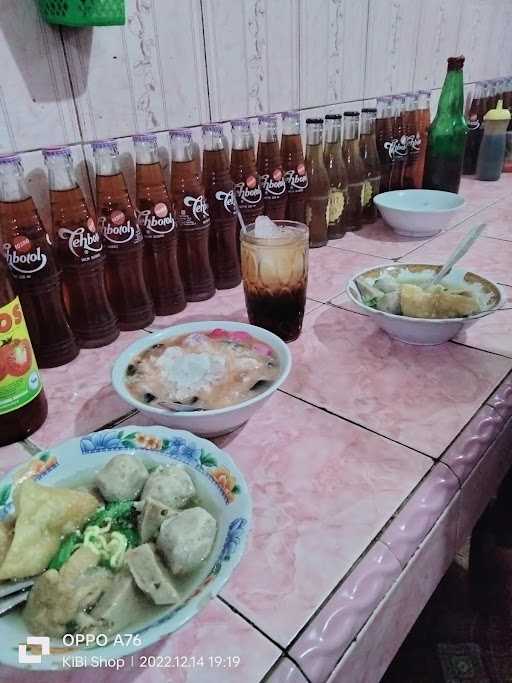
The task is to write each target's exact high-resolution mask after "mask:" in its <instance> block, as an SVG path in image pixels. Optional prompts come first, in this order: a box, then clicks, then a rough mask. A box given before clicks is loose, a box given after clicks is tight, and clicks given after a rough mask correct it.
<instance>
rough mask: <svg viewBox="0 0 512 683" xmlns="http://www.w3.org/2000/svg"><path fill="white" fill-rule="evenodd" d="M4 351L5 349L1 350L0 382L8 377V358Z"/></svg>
mask: <svg viewBox="0 0 512 683" xmlns="http://www.w3.org/2000/svg"><path fill="white" fill-rule="evenodd" d="M2 351H3V347H1V348H0V382H1V381H2V380H3V379H5V377H7V358H6V357H5V356H4V354H3V353H2Z"/></svg>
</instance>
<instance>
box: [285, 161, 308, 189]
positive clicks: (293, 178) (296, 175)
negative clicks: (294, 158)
mask: <svg viewBox="0 0 512 683" xmlns="http://www.w3.org/2000/svg"><path fill="white" fill-rule="evenodd" d="M284 179H285V182H286V189H287V190H288V192H291V193H292V194H293V193H294V192H304V190H305V189H307V186H308V176H307V174H306V167H305V166H304V164H302V163H301V164H298V165H297V168H291V169H290V170H289V171H286V173H285V174H284Z"/></svg>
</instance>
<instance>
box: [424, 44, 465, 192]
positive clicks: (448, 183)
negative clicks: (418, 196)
mask: <svg viewBox="0 0 512 683" xmlns="http://www.w3.org/2000/svg"><path fill="white" fill-rule="evenodd" d="M463 66H464V57H449V58H448V73H447V74H446V78H445V81H444V84H443V90H442V91H441V97H440V98H439V105H438V107H437V114H436V117H435V119H434V121H433V122H432V125H431V126H430V129H429V131H428V144H427V159H426V162H425V175H424V176H423V187H424V188H427V189H430V190H445V191H447V192H455V193H457V192H458V191H459V185H460V177H461V175H462V162H463V160H464V148H465V146H466V137H467V134H468V126H467V123H466V120H465V118H464V80H463V76H462V67H463Z"/></svg>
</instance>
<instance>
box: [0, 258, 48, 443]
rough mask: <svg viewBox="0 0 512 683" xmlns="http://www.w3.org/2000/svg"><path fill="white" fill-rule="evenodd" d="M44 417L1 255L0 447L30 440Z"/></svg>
mask: <svg viewBox="0 0 512 683" xmlns="http://www.w3.org/2000/svg"><path fill="white" fill-rule="evenodd" d="M47 414H48V405H47V403H46V397H45V395H44V391H43V386H42V384H41V378H40V377H39V371H38V369H37V364H36V361H35V357H34V352H33V350H32V345H31V343H30V338H29V336H28V331H27V326H26V324H25V318H24V317H23V311H22V309H21V305H20V300H19V299H18V297H17V296H16V295H15V293H14V290H13V288H12V284H11V280H10V277H9V271H8V269H7V264H6V263H5V261H4V258H3V256H1V255H0V446H6V445H7V444H9V443H14V442H15V441H20V440H21V439H24V438H26V437H27V436H30V434H32V433H33V432H35V431H36V429H39V427H40V426H41V425H42V424H43V422H44V421H45V420H46V416H47Z"/></svg>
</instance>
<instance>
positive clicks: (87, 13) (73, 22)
mask: <svg viewBox="0 0 512 683" xmlns="http://www.w3.org/2000/svg"><path fill="white" fill-rule="evenodd" d="M124 1H125V0H38V3H39V9H40V11H41V14H42V15H43V17H44V18H45V19H46V21H47V22H48V23H49V24H60V25H62V26H77V27H78V26H121V25H122V24H124V23H125V21H126V17H125V6H124Z"/></svg>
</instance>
